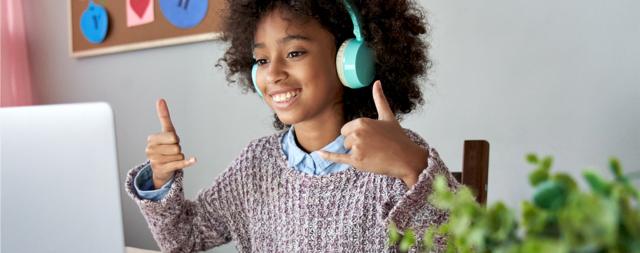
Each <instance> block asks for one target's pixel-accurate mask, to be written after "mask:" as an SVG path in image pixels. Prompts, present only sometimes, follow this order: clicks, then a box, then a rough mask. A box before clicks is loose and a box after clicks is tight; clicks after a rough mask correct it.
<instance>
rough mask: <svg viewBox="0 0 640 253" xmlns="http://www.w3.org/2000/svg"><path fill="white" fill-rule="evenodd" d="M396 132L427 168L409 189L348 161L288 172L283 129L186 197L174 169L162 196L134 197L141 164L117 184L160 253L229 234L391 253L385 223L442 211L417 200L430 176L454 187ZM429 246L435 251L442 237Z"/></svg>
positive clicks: (406, 222)
mask: <svg viewBox="0 0 640 253" xmlns="http://www.w3.org/2000/svg"><path fill="white" fill-rule="evenodd" d="M405 132H406V133H407V135H408V136H409V137H410V138H411V139H412V140H413V141H414V142H416V143H417V144H419V145H420V146H422V147H423V148H425V149H426V150H428V151H429V157H428V165H427V168H425V169H424V170H423V171H422V172H421V174H420V176H419V178H418V182H417V183H416V184H415V185H414V186H413V187H411V189H407V186H406V185H405V183H404V182H403V181H402V180H400V179H397V178H393V177H389V176H385V175H380V174H374V173H369V172H363V171H359V170H357V169H355V168H353V167H350V168H349V169H347V170H344V171H340V172H336V173H332V174H329V175H324V176H313V175H308V174H306V173H303V172H300V171H297V170H295V169H293V168H291V167H289V166H288V165H287V159H286V156H285V154H284V153H283V151H282V146H281V144H280V141H279V140H280V138H281V137H282V135H283V134H284V133H285V131H280V132H278V133H276V134H273V135H270V136H266V137H262V138H260V139H257V140H254V141H252V142H250V143H249V145H248V146H247V147H245V148H244V149H243V150H242V152H241V153H240V155H239V156H238V157H237V158H236V159H235V160H234V161H233V162H232V163H231V165H230V166H229V167H228V168H227V169H226V170H225V171H224V172H223V173H222V175H220V176H219V177H218V178H216V179H215V180H214V181H213V184H212V185H211V186H210V187H209V188H206V189H203V190H201V191H200V192H199V193H198V195H197V197H196V199H195V200H188V199H185V197H184V193H183V172H182V171H181V170H180V171H177V172H176V174H175V181H174V183H173V185H172V187H171V189H170V190H169V192H168V193H167V195H166V196H165V198H163V199H162V200H160V201H151V200H146V199H141V198H140V197H138V196H137V195H136V193H135V188H134V185H133V183H134V182H133V181H134V180H133V179H134V178H135V176H136V174H137V173H138V172H139V171H140V170H141V169H142V168H144V167H145V166H147V165H148V163H149V161H147V162H145V163H143V164H141V165H139V166H136V167H135V168H133V169H131V170H130V171H129V173H128V176H127V179H126V183H125V184H126V185H125V188H126V191H127V193H128V194H129V196H131V197H132V198H133V199H134V200H135V201H136V203H137V204H138V206H139V207H140V210H141V211H142V213H143V215H144V217H145V219H146V220H147V223H148V224H149V228H150V229H151V232H152V234H153V236H154V238H155V240H156V241H157V242H158V245H159V246H160V248H161V250H162V251H163V252H196V251H204V250H208V249H210V248H213V247H215V246H218V245H222V244H225V243H228V242H230V241H231V240H234V241H236V242H237V249H238V251H239V252H396V251H397V249H396V248H395V247H389V245H388V243H387V242H388V239H387V238H388V236H387V231H388V230H387V228H388V225H389V223H390V222H394V223H395V224H396V226H397V227H398V228H399V229H400V230H404V229H407V228H412V229H414V230H415V231H417V233H418V235H421V234H422V232H423V231H424V230H425V229H426V228H428V227H430V226H434V225H437V224H441V223H443V222H444V221H446V219H447V217H448V215H447V213H446V212H444V211H441V210H438V209H436V208H435V207H433V206H431V205H430V204H429V203H428V202H427V197H428V195H429V194H430V193H431V187H432V182H433V180H434V178H435V176H436V175H437V174H441V175H445V176H446V177H447V179H448V182H449V186H450V187H452V188H454V189H455V188H457V186H458V182H457V181H456V180H455V179H454V178H453V176H451V174H450V173H449V171H448V170H447V167H446V166H445V164H444V163H443V162H442V160H441V159H440V157H439V155H438V153H437V152H436V150H435V149H433V148H431V147H429V145H428V144H427V143H426V142H425V141H424V140H423V139H422V138H421V137H419V136H418V135H417V134H415V133H414V132H412V131H410V130H405ZM417 237H418V239H419V244H420V240H421V236H417ZM437 244H439V245H440V247H444V246H443V244H444V240H440V241H438V242H437ZM415 250H416V248H413V249H412V252H413V251H415Z"/></svg>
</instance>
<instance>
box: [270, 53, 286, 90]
mask: <svg viewBox="0 0 640 253" xmlns="http://www.w3.org/2000/svg"><path fill="white" fill-rule="evenodd" d="M285 68H286V66H285V63H284V61H282V60H280V59H278V58H275V59H273V60H272V61H271V62H270V63H269V64H268V65H267V69H266V75H265V79H266V81H267V84H278V83H279V82H280V81H282V80H284V79H286V78H287V72H286V69H285Z"/></svg>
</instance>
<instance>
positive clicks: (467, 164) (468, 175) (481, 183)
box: [451, 140, 489, 205]
mask: <svg viewBox="0 0 640 253" xmlns="http://www.w3.org/2000/svg"><path fill="white" fill-rule="evenodd" d="M451 174H453V176H454V177H455V178H456V179H457V180H458V182H460V183H462V184H464V185H466V186H469V187H470V188H471V189H473V191H474V192H475V194H476V199H477V200H478V203H480V204H482V205H484V204H485V203H486V202H487V182H488V178H489V142H487V141H485V140H465V141H464V154H463V160H462V172H451Z"/></svg>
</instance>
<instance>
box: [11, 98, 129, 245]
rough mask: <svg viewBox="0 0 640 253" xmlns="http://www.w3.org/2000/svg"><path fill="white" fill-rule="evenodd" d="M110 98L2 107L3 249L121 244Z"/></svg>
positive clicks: (120, 217) (120, 219)
mask: <svg viewBox="0 0 640 253" xmlns="http://www.w3.org/2000/svg"><path fill="white" fill-rule="evenodd" d="M117 164H118V163H117V156H116V143H115V133H114V120H113V112H112V110H111V107H110V106H109V105H108V104H106V103H86V104H66V105H46V106H28V107H13V108H0V195H1V198H0V224H1V230H0V238H1V240H0V252H1V253H22V252H56V253H57V252H70V253H76V252H83V253H85V252H92V253H95V252H108V253H114V252H124V251H125V248H124V234H123V226H122V209H121V203H120V184H121V183H120V180H119V178H118V166H117Z"/></svg>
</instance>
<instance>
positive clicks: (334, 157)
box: [318, 150, 353, 165]
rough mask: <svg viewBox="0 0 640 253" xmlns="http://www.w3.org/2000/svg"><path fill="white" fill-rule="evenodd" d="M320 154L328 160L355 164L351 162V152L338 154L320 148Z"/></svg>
mask: <svg viewBox="0 0 640 253" xmlns="http://www.w3.org/2000/svg"><path fill="white" fill-rule="evenodd" d="M318 155H320V157H322V159H325V160H327V161H332V162H335V163H344V164H349V165H353V163H352V162H351V155H350V154H338V153H332V152H327V151H324V150H320V151H318Z"/></svg>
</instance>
